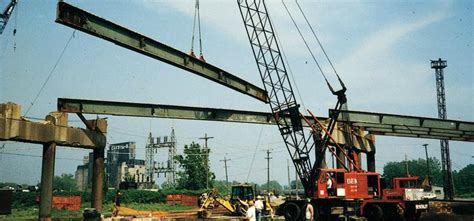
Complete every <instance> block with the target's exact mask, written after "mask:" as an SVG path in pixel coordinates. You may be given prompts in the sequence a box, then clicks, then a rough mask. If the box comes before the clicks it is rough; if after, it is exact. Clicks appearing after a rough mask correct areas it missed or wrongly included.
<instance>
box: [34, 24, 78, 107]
mask: <svg viewBox="0 0 474 221" xmlns="http://www.w3.org/2000/svg"><path fill="white" fill-rule="evenodd" d="M75 33H76V31H75V30H74V31H73V32H72V33H71V36H70V37H69V39H68V40H67V42H66V45H65V46H64V48H63V50H62V51H61V54H60V55H59V57H58V59H57V60H56V63H55V64H54V66H53V68H52V69H51V71H50V72H49V74H48V77H47V78H46V80H45V81H44V82H43V85H41V88H40V90H39V91H38V93H37V94H36V96H35V98H34V99H33V101H32V102H31V103H30V106H29V107H28V109H27V110H26V112H25V116H26V115H27V114H28V112H30V110H31V108H32V107H33V105H34V104H35V102H36V100H38V97H39V96H40V95H41V92H43V89H44V87H45V86H46V84H47V83H48V81H49V79H50V78H51V76H52V75H53V73H54V71H55V70H56V67H57V66H58V64H59V62H60V61H61V59H62V57H63V55H64V52H65V51H66V49H67V47H68V46H69V43H70V42H71V40H72V39H73V38H74V34H75Z"/></svg>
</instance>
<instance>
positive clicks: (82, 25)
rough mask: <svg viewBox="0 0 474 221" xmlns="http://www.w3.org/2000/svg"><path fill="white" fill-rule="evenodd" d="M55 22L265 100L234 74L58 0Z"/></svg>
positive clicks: (265, 98)
mask: <svg viewBox="0 0 474 221" xmlns="http://www.w3.org/2000/svg"><path fill="white" fill-rule="evenodd" d="M56 22H58V23H60V24H63V25H66V26H69V27H71V28H74V29H77V30H80V31H83V32H85V33H87V34H90V35H93V36H96V37H99V38H102V39H104V40H107V41H110V42H112V43H115V44H117V45H119V46H122V47H124V48H127V49H130V50H132V51H135V52H138V53H140V54H143V55H146V56H148V57H151V58H154V59H157V60H160V61H162V62H165V63H168V64H170V65H173V66H175V67H178V68H181V69H183V70H186V71H189V72H191V73H194V74H197V75H199V76H201V77H204V78H207V79H209V80H211V81H214V82H217V83H219V84H221V85H224V86H226V87H229V88H231V89H234V90H236V91H238V92H241V93H244V94H246V95H249V96H251V97H253V98H256V99H258V100H260V101H263V102H265V103H267V102H268V97H267V93H266V91H265V90H264V89H261V88H259V87H258V86H255V85H253V84H251V83H249V82H247V81H245V80H243V79H241V78H239V77H237V76H235V75H232V74H230V73H229V72H227V71H224V70H222V69H220V68H218V67H216V66H213V65H211V64H209V63H206V62H204V61H201V60H199V59H197V58H195V57H193V56H190V55H188V54H186V53H184V52H181V51H179V50H177V49H174V48H172V47H170V46H167V45H165V44H163V43H160V42H158V41H156V40H154V39H151V38H149V37H146V36H144V35H142V34H139V33H137V32H134V31H132V30H129V29H127V28H124V27H122V26H120V25H117V24H115V23H112V22H110V21H108V20H105V19H103V18H100V17H98V16H96V15H93V14H91V13H89V12H86V11H84V10H82V9H80V8H77V7H74V6H72V5H69V4H67V3H64V2H58V10H57V17H56Z"/></svg>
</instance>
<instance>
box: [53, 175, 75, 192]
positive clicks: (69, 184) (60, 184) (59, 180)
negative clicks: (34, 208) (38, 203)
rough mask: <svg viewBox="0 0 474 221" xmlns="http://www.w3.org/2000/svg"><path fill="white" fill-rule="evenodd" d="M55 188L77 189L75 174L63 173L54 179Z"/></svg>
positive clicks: (62, 189)
mask: <svg viewBox="0 0 474 221" xmlns="http://www.w3.org/2000/svg"><path fill="white" fill-rule="evenodd" d="M53 189H54V190H56V191H69V192H71V191H77V186H76V180H75V179H74V175H72V174H67V173H63V174H61V176H55V177H54V179H53Z"/></svg>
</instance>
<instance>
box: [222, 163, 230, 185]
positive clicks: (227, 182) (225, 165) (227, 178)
mask: <svg viewBox="0 0 474 221" xmlns="http://www.w3.org/2000/svg"><path fill="white" fill-rule="evenodd" d="M220 161H221V162H224V168H225V185H226V186H227V187H229V177H228V176H227V161H230V159H227V158H226V157H225V156H224V159H223V160H220Z"/></svg>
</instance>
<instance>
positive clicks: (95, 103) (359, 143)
mask: <svg viewBox="0 0 474 221" xmlns="http://www.w3.org/2000/svg"><path fill="white" fill-rule="evenodd" d="M58 111H61V112H68V113H82V114H104V115H116V116H130V117H155V118H171V119H186V120H206V121H222V122H234V123H252V124H267V125H276V124H275V121H274V118H273V116H272V114H271V113H268V112H258V111H244V110H233V109H220V108H208V107H189V106H178V105H165V104H147V103H131V102H116V101H99V100H84V99H69V98H58ZM281 117H285V116H281ZM287 117H288V116H287ZM326 119H327V118H324V117H320V118H319V120H321V121H326ZM303 126H307V124H306V122H304V121H303ZM352 132H353V133H352V142H353V145H354V147H355V148H357V149H359V150H361V151H364V152H371V151H375V145H374V142H375V138H374V136H373V135H366V134H365V132H364V131H362V130H352ZM333 136H334V138H335V139H336V140H337V142H338V143H339V144H342V145H344V144H346V143H348V142H346V137H347V136H346V135H345V132H344V127H343V126H342V125H338V126H337V127H336V129H335V130H334V132H333Z"/></svg>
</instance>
